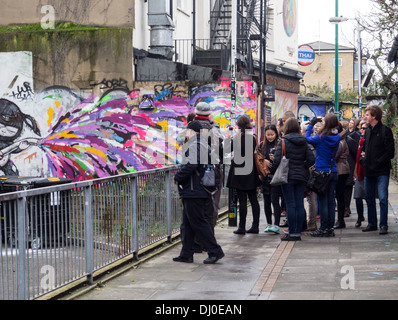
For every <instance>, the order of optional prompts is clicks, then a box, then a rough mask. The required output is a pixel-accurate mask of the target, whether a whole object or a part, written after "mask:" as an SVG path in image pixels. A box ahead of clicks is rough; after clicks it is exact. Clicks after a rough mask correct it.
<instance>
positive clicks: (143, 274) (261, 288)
mask: <svg viewBox="0 0 398 320" xmlns="http://www.w3.org/2000/svg"><path fill="white" fill-rule="evenodd" d="M389 202H390V205H389V219H388V222H389V233H388V234H387V235H379V233H378V232H377V231H375V232H367V233H364V232H362V231H361V230H362V228H359V229H357V228H355V226H354V225H355V222H356V219H357V214H356V209H355V204H354V202H352V204H351V211H352V214H351V216H350V217H349V218H346V219H345V221H346V224H347V228H345V229H340V230H336V231H335V233H336V236H335V237H334V238H312V237H310V236H309V235H308V234H303V236H302V241H299V242H295V243H294V242H282V241H280V238H281V235H271V234H265V233H264V232H263V230H264V228H265V216H264V211H263V207H261V208H262V210H261V212H262V213H261V219H260V221H261V228H260V233H259V234H258V235H255V234H247V235H244V236H241V235H235V234H233V230H235V229H236V228H233V227H228V221H227V220H225V221H222V222H220V223H219V225H218V226H217V227H216V238H217V241H218V242H219V243H220V245H221V246H222V248H223V250H224V252H225V257H224V258H223V259H222V260H220V261H219V262H218V263H217V264H214V265H205V264H203V260H204V259H205V258H206V257H207V255H206V254H205V253H201V254H195V256H194V263H192V264H186V263H177V262H173V261H172V258H173V257H175V256H178V254H179V251H180V249H181V244H180V243H179V244H177V245H175V246H173V247H172V248H170V249H169V250H166V251H165V252H163V253H161V254H159V255H157V256H155V257H153V258H151V259H149V260H148V261H146V262H144V263H142V264H139V265H138V267H136V268H133V269H130V270H128V271H126V272H124V273H123V274H121V275H120V276H118V277H116V278H115V279H113V280H110V281H108V282H106V283H104V284H103V286H102V287H100V288H99V287H97V288H95V289H93V290H91V291H89V292H86V293H85V294H83V295H81V296H78V297H75V299H76V300H169V301H172V300H279V299H283V300H286V299H287V300H292V299H299V300H322V299H323V300H355V299H361V300H368V299H372V300H373V299H381V300H384V299H394V300H395V299H398V185H397V183H396V182H395V181H393V180H391V181H390V187H389ZM261 205H262V204H261ZM248 216H249V217H250V216H251V212H250V211H249V214H248ZM366 221H367V215H366V205H365V222H364V223H363V224H362V227H364V226H366V225H367V222H366ZM249 223H250V221H248V226H247V227H248V228H249V227H250V225H249ZM318 223H319V222H318ZM282 229H283V228H281V230H282Z"/></svg>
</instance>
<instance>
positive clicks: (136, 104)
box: [0, 81, 257, 181]
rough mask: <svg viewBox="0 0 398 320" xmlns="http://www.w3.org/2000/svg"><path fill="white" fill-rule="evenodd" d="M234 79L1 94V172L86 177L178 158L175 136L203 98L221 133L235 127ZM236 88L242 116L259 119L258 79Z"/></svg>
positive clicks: (153, 164) (135, 168)
mask: <svg viewBox="0 0 398 320" xmlns="http://www.w3.org/2000/svg"><path fill="white" fill-rule="evenodd" d="M229 84H230V82H228V81H226V82H221V83H220V84H211V85H204V86H199V87H195V88H186V90H185V92H184V93H183V94H179V95H174V94H173V87H172V85H169V86H165V85H162V86H161V87H162V88H163V90H158V89H156V85H154V90H153V91H152V92H148V90H133V91H130V90H128V89H127V88H123V89H111V90H109V91H108V92H107V93H106V94H104V95H103V96H102V97H97V96H94V95H92V96H88V97H81V96H80V95H79V94H77V93H76V92H74V91H72V90H70V89H69V88H65V87H50V88H47V89H45V90H43V91H42V92H40V93H37V94H34V96H33V97H31V98H29V99H27V100H24V101H19V102H15V101H10V100H8V99H1V100H0V150H1V151H0V152H1V153H0V157H1V163H0V174H2V175H29V176H32V175H37V176H45V177H63V178H69V179H72V180H74V181H82V180H89V179H95V178H102V177H108V176H112V175H117V174H122V173H129V172H135V171H143V170H148V169H154V168H160V167H162V166H164V165H170V164H175V163H178V153H179V150H180V149H181V145H180V143H179V142H178V141H177V140H176V137H177V134H178V133H179V132H180V131H181V130H182V129H183V128H184V127H185V126H186V120H185V119H186V116H187V115H188V114H189V113H190V112H193V111H194V109H195V105H196V104H197V103H198V102H201V101H206V102H207V103H209V104H210V105H211V108H212V112H213V115H214V119H215V121H216V122H217V123H218V124H219V125H220V128H221V130H222V131H223V130H226V128H227V127H228V126H229V125H230V108H231V99H230V94H229V92H228V88H229ZM237 87H238V105H237V107H238V110H237V111H238V112H237V116H240V115H242V114H246V115H247V116H249V117H250V118H251V119H252V121H253V122H254V119H255V113H256V100H257V93H256V91H255V90H254V89H253V83H252V82H240V83H238V86H237ZM188 92H190V94H188ZM26 110H30V111H32V113H30V112H28V111H26Z"/></svg>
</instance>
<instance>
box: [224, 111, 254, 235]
mask: <svg viewBox="0 0 398 320" xmlns="http://www.w3.org/2000/svg"><path fill="white" fill-rule="evenodd" d="M236 124H237V126H238V128H239V132H238V134H237V135H236V136H234V137H233V142H232V143H231V141H230V139H228V141H226V145H225V148H224V149H225V151H226V152H227V153H228V151H230V152H232V151H234V158H233V160H232V163H231V169H230V170H229V175H228V182H227V187H228V188H234V189H236V192H237V195H238V201H239V227H238V229H237V230H236V231H234V233H235V234H245V233H246V216H247V198H249V201H250V204H251V206H252V212H253V224H252V227H251V228H250V229H249V230H247V233H258V232H259V229H258V228H259V222H260V205H259V203H258V199H257V187H258V186H260V185H261V181H260V179H259V174H258V172H257V168H256V165H255V163H254V156H253V155H254V150H255V149H256V146H257V141H256V139H255V138H254V136H253V134H252V130H253V129H252V126H251V125H250V119H249V118H248V117H246V116H241V117H239V119H238V120H237V122H236ZM249 132H250V133H249ZM234 147H235V150H234Z"/></svg>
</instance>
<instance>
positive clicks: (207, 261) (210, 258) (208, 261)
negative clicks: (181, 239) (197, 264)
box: [203, 253, 224, 264]
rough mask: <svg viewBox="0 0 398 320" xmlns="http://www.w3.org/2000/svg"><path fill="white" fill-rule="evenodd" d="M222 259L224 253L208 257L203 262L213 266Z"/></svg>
mask: <svg viewBox="0 0 398 320" xmlns="http://www.w3.org/2000/svg"><path fill="white" fill-rule="evenodd" d="M223 257H224V253H221V254H219V255H218V256H216V257H208V258H207V259H205V260H203V263H204V264H215V263H216V262H217V261H218V260H220V259H222V258H223Z"/></svg>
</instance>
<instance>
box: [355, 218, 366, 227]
mask: <svg viewBox="0 0 398 320" xmlns="http://www.w3.org/2000/svg"><path fill="white" fill-rule="evenodd" d="M363 221H365V218H364V217H358V220H357V223H356V224H355V228H359V227H360V226H361V225H362V222H363Z"/></svg>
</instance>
